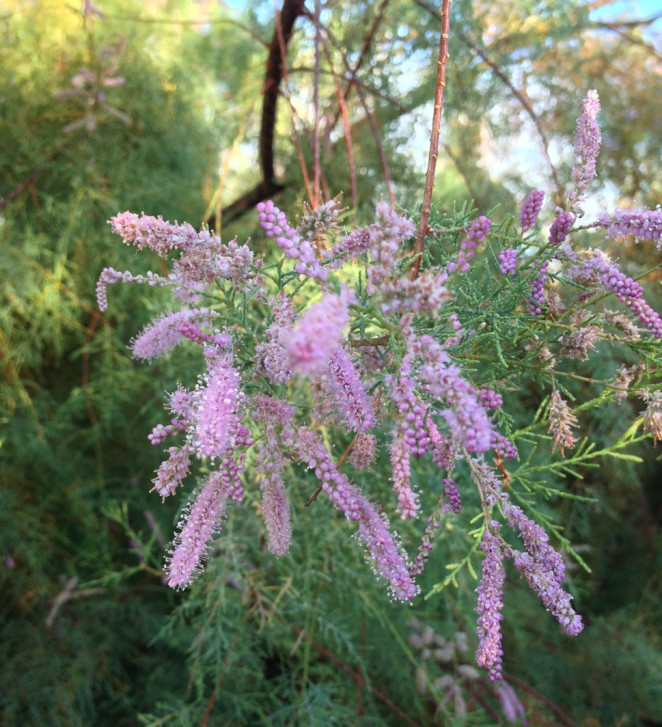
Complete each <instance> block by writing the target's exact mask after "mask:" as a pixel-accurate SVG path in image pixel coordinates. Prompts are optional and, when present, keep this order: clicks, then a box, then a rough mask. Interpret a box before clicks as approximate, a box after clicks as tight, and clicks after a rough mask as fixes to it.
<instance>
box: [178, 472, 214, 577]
mask: <svg viewBox="0 0 662 727" xmlns="http://www.w3.org/2000/svg"><path fill="white" fill-rule="evenodd" d="M227 498H228V496H227V492H226V490H225V489H224V482H223V477H222V475H221V473H220V472H214V473H212V474H211V475H210V476H209V478H208V479H207V481H206V482H205V483H204V484H203V486H202V487H201V489H200V490H199V491H198V493H197V494H196V495H194V498H193V500H192V502H191V503H189V505H188V506H187V508H186V510H185V512H184V516H183V517H182V519H181V520H180V522H179V532H178V533H177V535H176V537H175V541H174V543H173V548H172V550H171V551H170V553H169V555H168V557H167V558H166V566H165V571H166V574H167V576H168V585H169V586H170V587H171V588H185V587H186V586H188V585H189V584H190V583H191V581H192V580H193V579H194V577H195V576H196V575H197V574H199V573H200V572H201V571H202V567H203V563H204V561H205V560H206V559H207V556H208V553H209V541H210V540H211V538H212V537H213V536H214V535H215V534H216V533H217V532H218V531H219V530H220V528H221V518H222V517H223V515H224V513H225V506H226V502H227Z"/></svg>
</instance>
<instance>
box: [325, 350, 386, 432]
mask: <svg viewBox="0 0 662 727" xmlns="http://www.w3.org/2000/svg"><path fill="white" fill-rule="evenodd" d="M327 373H328V376H329V381H330V385H331V393H332V394H333V399H334V401H335V404H336V406H337V408H338V409H339V410H340V411H341V412H342V414H343V417H344V421H345V423H346V424H347V426H348V427H349V429H351V431H353V432H365V431H367V430H368V429H372V427H374V426H375V417H374V415H373V413H372V407H371V406H370V402H369V401H368V395H367V394H366V391H365V389H364V387H363V384H362V383H361V379H360V377H359V372H358V371H357V370H356V367H355V366H354V363H353V362H352V359H351V358H350V357H349V354H348V353H347V351H346V350H345V349H344V348H342V346H341V347H339V348H337V349H336V351H335V353H334V354H333V356H331V360H330V361H329V367H328V372H327Z"/></svg>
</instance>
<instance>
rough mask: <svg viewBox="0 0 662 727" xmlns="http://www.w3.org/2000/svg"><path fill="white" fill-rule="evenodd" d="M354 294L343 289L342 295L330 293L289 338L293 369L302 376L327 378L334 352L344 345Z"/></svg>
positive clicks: (308, 313)
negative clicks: (326, 371)
mask: <svg viewBox="0 0 662 727" xmlns="http://www.w3.org/2000/svg"><path fill="white" fill-rule="evenodd" d="M353 302H354V292H353V291H349V290H348V289H347V288H343V289H342V291H341V292H340V294H335V293H326V294H325V295H324V296H323V297H322V299H321V300H320V301H319V302H318V303H315V304H314V305H311V306H310V308H308V310H307V311H306V312H305V313H304V314H303V316H301V318H300V319H299V321H298V323H297V325H296V327H295V328H294V330H292V331H291V332H290V333H289V335H288V336H287V340H286V344H285V345H286V349H287V358H288V365H289V368H291V369H293V370H294V371H296V372H297V373H299V374H304V375H309V376H319V375H321V374H323V373H324V372H325V370H326V367H327V365H328V363H329V359H330V358H331V356H332V354H333V352H334V351H335V350H336V349H337V348H338V347H339V346H340V345H341V343H342V341H343V338H344V335H345V330H346V328H347V325H348V323H349V312H348V306H349V305H350V303H353Z"/></svg>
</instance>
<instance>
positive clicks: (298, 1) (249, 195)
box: [207, 0, 305, 227]
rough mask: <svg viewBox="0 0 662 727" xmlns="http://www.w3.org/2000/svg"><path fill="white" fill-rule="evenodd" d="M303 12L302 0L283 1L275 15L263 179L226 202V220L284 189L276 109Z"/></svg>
mask: <svg viewBox="0 0 662 727" xmlns="http://www.w3.org/2000/svg"><path fill="white" fill-rule="evenodd" d="M304 12H305V7H304V2H303V0H283V6H282V8H281V10H280V13H278V17H277V18H276V28H275V29H274V33H273V36H272V38H271V42H270V43H269V55H268V56H267V63H266V72H265V79H264V89H265V90H264V96H263V98H262V117H261V123H260V140H259V154H260V169H261V171H262V180H261V181H260V182H258V184H256V185H255V187H253V189H251V190H250V191H249V192H246V194H244V195H243V196H241V197H240V198H239V199H237V200H235V201H234V202H233V203H232V204H230V205H228V206H227V207H226V208H225V210H224V216H225V218H226V220H229V221H231V220H233V219H236V218H238V217H241V216H242V215H243V214H245V213H246V212H248V211H249V210H250V209H252V208H253V207H255V205H256V204H257V203H258V202H262V201H264V200H265V199H268V198H269V197H272V196H273V195H275V194H278V193H279V192H282V190H283V189H284V188H285V187H284V186H283V185H282V184H279V183H278V182H277V181H276V179H275V173H274V131H275V127H276V110H277V106H278V96H279V89H280V85H281V81H282V80H283V72H284V69H285V54H286V52H287V46H288V44H289V42H290V40H291V38H292V33H293V31H294V23H295V22H296V20H297V18H298V17H300V16H301V15H303V14H304ZM207 221H208V223H209V225H210V227H216V218H215V216H214V217H211V218H210V219H209V220H207Z"/></svg>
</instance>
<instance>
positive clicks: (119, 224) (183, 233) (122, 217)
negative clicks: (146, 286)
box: [109, 212, 197, 257]
mask: <svg viewBox="0 0 662 727" xmlns="http://www.w3.org/2000/svg"><path fill="white" fill-rule="evenodd" d="M109 223H110V226H111V227H112V228H113V232H114V233H115V234H117V235H119V236H120V237H121V238H122V241H123V242H125V243H126V244H127V245H134V246H135V247H137V248H138V249H139V250H142V249H143V248H144V247H148V248H149V249H150V250H152V251H153V252H155V253H156V254H157V255H159V256H160V257H166V256H167V255H168V253H169V252H170V251H171V250H182V249H184V248H186V247H187V245H189V244H191V243H192V242H193V241H194V240H195V239H196V237H197V233H196V231H195V229H194V228H193V227H191V225H189V224H187V223H184V224H183V225H180V224H178V223H177V222H175V223H174V224H171V223H170V222H165V221H164V220H163V218H162V217H160V216H159V217H150V216H149V215H146V214H145V213H144V212H143V214H142V215H141V216H140V217H138V215H136V214H133V212H122V213H121V214H119V215H115V217H112V218H111V219H110V220H109Z"/></svg>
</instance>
